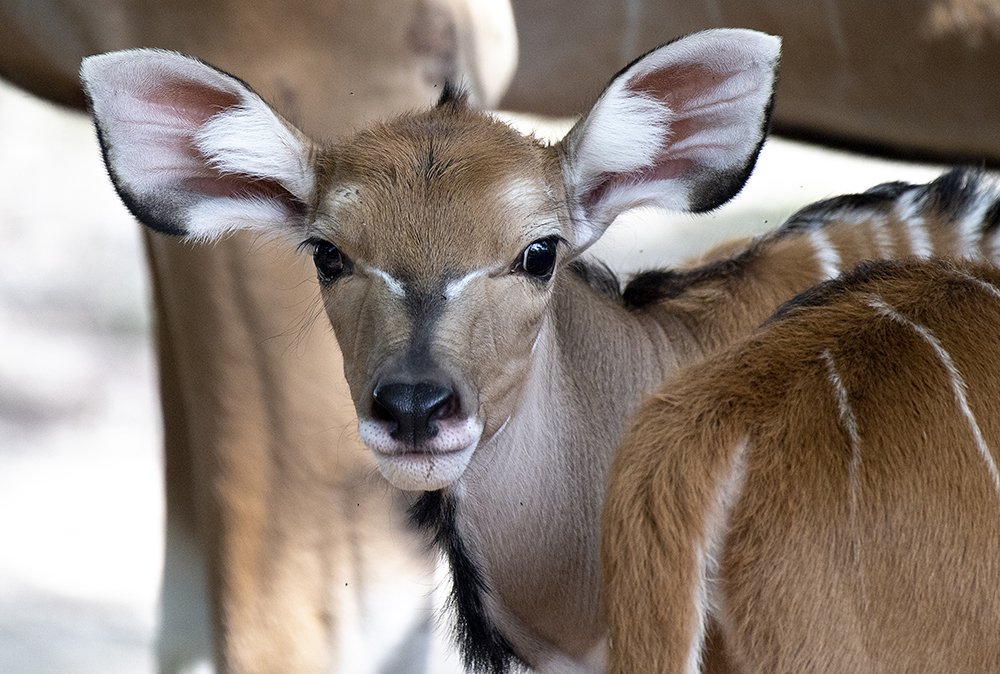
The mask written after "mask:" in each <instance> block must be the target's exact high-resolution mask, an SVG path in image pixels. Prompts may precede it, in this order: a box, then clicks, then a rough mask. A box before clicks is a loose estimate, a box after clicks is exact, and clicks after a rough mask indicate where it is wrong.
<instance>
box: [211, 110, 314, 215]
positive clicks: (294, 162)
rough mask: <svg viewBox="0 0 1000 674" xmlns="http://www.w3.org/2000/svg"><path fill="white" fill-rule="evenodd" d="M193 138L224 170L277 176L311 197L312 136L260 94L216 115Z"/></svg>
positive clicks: (299, 195) (296, 193)
mask: <svg viewBox="0 0 1000 674" xmlns="http://www.w3.org/2000/svg"><path fill="white" fill-rule="evenodd" d="M194 142H195V144H196V145H197V147H198V149H199V150H200V151H201V152H202V154H204V155H205V156H206V157H207V158H208V161H209V165H210V166H211V167H212V168H214V169H215V170H217V171H219V172H220V173H224V174H235V175H246V176H252V177H255V178H260V179H262V180H274V181H275V182H278V183H279V184H281V186H282V187H284V188H285V189H287V190H288V191H289V193H290V194H291V195H292V196H294V197H295V198H296V199H298V200H299V201H301V202H302V203H309V202H310V201H311V200H312V196H313V195H312V191H313V185H314V184H315V180H316V176H315V173H314V172H313V169H312V165H311V164H310V162H309V152H308V141H307V140H306V139H305V138H304V137H303V136H302V134H301V133H298V132H297V131H293V130H292V129H291V128H289V127H288V126H287V125H286V124H284V123H283V122H282V121H281V120H280V119H279V118H278V116H277V115H275V114H274V112H272V111H271V109H270V108H269V107H268V106H267V104H265V103H264V102H263V101H262V100H260V99H259V98H258V97H256V96H245V97H244V99H243V101H242V104H241V105H238V106H234V107H232V108H228V109H226V110H223V111H221V112H219V113H218V114H216V115H214V116H213V117H212V118H211V119H210V120H209V121H208V123H206V124H205V125H204V126H202V127H201V129H200V130H199V131H198V132H197V133H196V134H195V136H194Z"/></svg>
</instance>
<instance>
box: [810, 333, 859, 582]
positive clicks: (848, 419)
mask: <svg viewBox="0 0 1000 674" xmlns="http://www.w3.org/2000/svg"><path fill="white" fill-rule="evenodd" d="M820 358H822V359H823V362H824V363H825V364H826V377H827V380H828V381H829V382H830V386H831V387H833V397H834V399H835V400H836V401H837V413H838V415H839V416H840V423H841V424H842V425H843V427H844V430H846V431H847V437H848V438H849V439H850V441H851V461H850V463H849V464H848V466H847V480H848V486H847V490H848V498H849V499H850V509H851V510H850V524H851V532H852V534H853V535H854V564H855V566H857V568H858V573H859V579H860V582H861V597H862V599H864V598H865V597H867V592H866V590H865V576H864V569H863V568H862V566H861V535H860V534H861V530H860V528H859V526H858V494H859V493H860V492H861V436H860V434H859V433H858V420H857V418H856V417H855V416H854V410H853V409H851V403H850V401H849V400H848V399H847V389H846V388H844V381H843V379H841V378H840V373H839V372H838V371H837V364H836V362H834V360H833V354H831V353H830V351H829V350H826V351H823V353H821V354H820Z"/></svg>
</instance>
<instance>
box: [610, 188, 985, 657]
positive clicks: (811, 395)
mask: <svg viewBox="0 0 1000 674" xmlns="http://www.w3.org/2000/svg"><path fill="white" fill-rule="evenodd" d="M952 196H958V198H959V199H960V200H962V201H965V200H964V198H963V197H961V196H960V195H952ZM998 203H1000V202H998V201H997V200H996V196H995V195H994V197H993V199H992V201H986V200H983V201H980V202H979V203H978V204H976V203H972V202H968V201H965V205H964V207H966V208H974V207H976V206H987V205H988V209H989V210H988V212H989V213H990V216H989V219H988V222H989V224H990V226H991V227H993V228H995V227H996V225H997V224H998V218H1000V206H998V205H997V204H998ZM951 207H952V208H955V205H954V204H953V205H952V206H951ZM961 208H963V207H962V206H959V207H958V208H955V210H956V211H959V210H960V209H961ZM984 212H986V211H981V213H984ZM998 327H1000V271H998V270H997V268H996V267H995V266H992V265H970V264H968V263H962V264H960V265H957V266H956V265H954V264H949V263H945V262H941V261H909V262H881V263H877V264H871V265H868V266H865V267H861V268H859V269H858V270H857V271H854V272H852V273H849V274H845V275H844V276H842V277H840V278H839V279H837V280H835V281H831V282H829V283H826V284H823V285H820V286H817V287H816V288H814V289H811V290H810V291H808V292H807V293H805V294H803V295H801V296H800V297H798V298H797V299H795V300H793V301H791V302H790V303H789V304H788V305H786V306H785V307H784V308H783V309H781V310H780V311H779V312H778V313H777V314H776V315H775V316H774V317H772V318H771V319H770V320H769V321H768V322H767V323H766V324H765V325H764V326H762V327H761V328H760V329H759V330H756V331H755V332H754V333H753V334H752V335H750V336H748V337H747V338H745V339H743V340H740V341H738V342H737V343H736V344H734V345H732V346H731V347H729V348H728V349H725V350H724V351H722V352H720V353H718V354H716V355H714V356H712V357H711V358H709V359H708V360H706V361H704V362H701V363H698V364H697V365H694V366H692V367H690V368H688V369H686V370H684V371H682V372H679V373H677V374H675V375H674V376H673V377H671V378H669V379H668V380H667V381H666V382H665V383H664V384H663V386H662V387H661V388H660V390H659V391H658V392H657V393H656V394H655V395H653V396H650V397H649V398H647V399H646V400H645V401H644V403H643V404H642V406H641V407H640V408H639V410H638V411H637V413H636V414H635V416H634V417H633V421H632V424H631V430H630V431H629V433H628V434H627V436H626V438H625V440H624V442H623V444H622V447H621V449H620V450H619V451H618V453H617V455H616V456H615V460H614V462H613V465H612V469H611V477H610V482H609V488H608V495H607V506H606V510H605V515H604V528H603V532H604V533H603V535H604V548H603V558H604V564H605V572H606V579H607V586H606V590H607V594H606V597H607V598H608V606H609V612H608V615H609V621H610V623H611V634H612V667H611V671H612V672H615V674H624V673H625V672H644V673H646V672H662V673H666V672H676V673H677V674H680V673H681V672H689V673H690V672H696V671H699V659H700V654H701V652H702V649H703V645H704V643H705V640H706V638H707V636H708V635H709V634H712V635H713V638H714V639H716V640H717V641H721V642H722V643H724V644H725V648H724V651H725V653H724V655H725V656H726V657H728V660H729V661H730V667H732V669H733V671H739V672H747V673H749V672H773V673H775V674H782V673H792V672H796V673H798V672H828V673H829V674H840V673H843V674H847V673H851V674H854V673H856V672H907V673H910V672H949V673H954V674H960V673H968V674H973V673H976V674H981V673H984V672H997V671H1000V474H998V472H997V461H998V458H1000V455H998V450H997V448H998V447H1000V367H998V362H997V354H1000V330H998ZM716 664H718V663H717V662H716Z"/></svg>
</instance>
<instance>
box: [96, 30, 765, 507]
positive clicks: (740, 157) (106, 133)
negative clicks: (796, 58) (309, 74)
mask: <svg viewBox="0 0 1000 674" xmlns="http://www.w3.org/2000/svg"><path fill="white" fill-rule="evenodd" d="M779 49H780V41H779V40H778V38H774V37H770V36H767V35H763V34H760V33H756V32H753V31H747V30H717V31H708V32H704V33H697V34H695V35H691V36H688V37H686V38H683V39H681V40H678V41H676V42H673V43H671V44H668V45H666V46H664V47H661V48H659V49H657V50H655V51H652V52H650V53H648V54H646V55H645V56H643V57H641V58H639V59H638V60H636V61H635V62H634V63H632V64H631V65H630V66H628V67H627V68H625V69H624V70H622V71H621V72H620V73H619V74H618V75H617V76H616V77H615V78H614V79H613V80H612V81H611V83H610V84H609V86H608V88H607V89H606V90H605V92H604V93H603V94H602V95H601V97H600V98H599V99H598V101H597V103H596V104H595V105H594V106H593V108H592V109H591V110H590V112H589V113H588V114H587V115H586V116H584V117H583V118H582V119H581V120H580V121H579V122H578V123H577V124H576V125H575V126H574V127H573V129H572V130H571V131H570V132H569V133H568V134H567V136H566V137H565V138H564V139H562V140H561V141H560V142H558V143H554V144H546V143H543V142H541V141H539V140H537V139H535V138H533V137H530V136H524V135H521V134H520V133H518V132H516V131H514V130H513V129H512V128H511V127H509V126H508V125H506V124H505V123H503V122H502V121H499V120H498V119H496V118H495V117H494V116H492V115H490V114H488V113H485V112H481V111H478V110H474V109H472V108H471V107H470V106H469V105H468V104H467V102H466V98H465V96H464V95H463V94H462V92H460V91H456V90H455V89H453V88H451V87H446V88H445V90H444V92H443V94H442V96H441V99H440V101H439V103H438V104H437V106H436V107H434V108H433V109H431V110H428V111H423V112H418V113H414V114H407V115H404V116H401V117H399V118H396V119H394V120H391V121H387V122H384V123H380V124H376V125H373V126H371V127H370V128H367V129H365V130H362V131H360V132H358V133H356V134H354V135H353V136H351V137H348V138H346V139H344V140H342V141H340V142H339V143H336V144H332V145H325V144H321V143H317V142H315V141H313V140H311V139H309V138H307V137H306V136H305V135H303V134H302V133H301V132H299V131H298V130H297V129H296V128H295V127H294V126H293V125H292V124H291V123H289V122H288V121H287V120H285V119H284V118H282V117H281V116H280V115H279V114H278V113H277V112H275V111H274V110H273V109H272V108H271V107H270V106H269V105H268V104H267V103H265V102H264V101H263V100H262V99H261V98H260V97H259V96H258V95H257V94H256V93H255V92H254V91H252V90H251V89H250V88H249V87H248V86H247V85H246V84H245V83H243V82H241V81H240V80H238V79H237V78H235V77H232V76H230V75H228V74H226V73H224V72H221V71H219V70H216V69H214V68H212V67H211V66H209V65H207V64H205V63H203V62H200V61H198V60H195V59H192V58H189V57H186V56H183V55H180V54H176V53H173V52H164V51H157V50H132V51H123V52H114V53H110V54H104V55H100V56H95V57H91V58H89V59H87V60H86V61H85V63H84V65H83V69H82V77H83V80H84V83H85V87H86V89H87V92H88V95H89V97H90V101H91V107H92V110H93V114H94V118H95V120H96V125H97V129H98V135H99V137H100V140H101V145H102V149H103V152H104V156H105V160H106V163H107V165H108V169H109V172H110V174H111V177H112V179H113V181H114V183H115V186H116V188H117V189H118V192H119V194H120V195H121V197H122V199H123V200H124V202H125V203H126V205H127V206H128V207H129V208H130V209H131V210H132V212H133V213H134V214H135V215H136V216H137V217H138V218H139V219H140V220H141V221H142V222H143V223H145V224H146V225H148V226H149V227H151V228H153V229H155V230H158V231H160V232H164V233H166V234H173V235H178V236H182V237H185V238H188V239H193V240H212V239H216V238H218V237H221V236H223V235H225V234H226V233H227V232H231V231H234V230H242V229H246V230H255V231H259V232H265V233H268V234H274V235H279V236H283V237H286V238H289V239H291V240H292V241H294V242H295V243H296V244H298V245H301V246H302V247H303V248H304V249H305V250H307V251H309V252H311V253H312V255H313V258H314V260H315V263H316V269H317V274H318V278H319V283H320V288H321V292H322V296H323V301H324V303H325V306H326V311H327V314H328V315H329V317H330V321H331V323H332V324H333V328H334V331H335V333H336V336H337V339H338V342H339V344H340V346H341V349H342V350H343V353H344V362H345V374H346V376H347V380H348V382H349V385H350V388H351V392H352V395H353V398H354V403H355V406H356V410H357V414H358V421H359V434H360V436H361V439H362V440H363V441H364V442H365V444H366V445H367V446H368V447H369V448H371V449H372V451H373V452H374V453H375V455H376V457H377V459H378V462H379V467H380V470H381V471H382V473H383V474H384V475H385V476H386V477H387V478H388V479H389V481H390V482H392V483H393V484H394V485H396V486H398V487H400V488H403V489H419V490H433V489H439V488H442V487H445V486H447V485H450V484H452V483H454V482H455V481H456V480H457V479H459V478H460V477H461V475H462V474H463V472H464V470H465V468H466V466H467V465H468V463H469V461H470V458H471V457H472V455H473V453H474V452H476V450H477V447H481V446H483V445H484V444H485V441H487V440H489V439H490V438H492V437H493V436H494V435H496V434H497V433H498V432H500V431H501V429H502V427H503V426H504V424H505V423H506V421H507V420H508V419H510V418H511V416H512V415H514V414H516V413H517V409H518V401H519V398H520V396H521V394H522V392H523V390H524V388H525V386H526V385H527V383H528V382H529V381H531V380H532V378H533V377H535V378H537V377H551V376H558V373H557V372H555V371H546V370H545V368H543V367H541V366H540V365H539V364H540V363H543V362H545V354H544V353H543V352H545V351H546V349H547V348H549V347H548V346H547V345H548V344H549V341H548V340H546V339H545V335H546V334H548V332H547V331H549V330H550V328H551V323H552V322H553V320H554V310H555V305H556V298H558V297H559V294H560V288H561V287H562V285H563V284H564V281H565V276H566V275H567V274H570V273H572V272H571V270H570V269H569V267H570V265H571V263H572V262H573V261H574V260H575V259H576V258H577V257H578V256H579V255H580V254H581V253H582V252H583V251H584V250H586V249H587V248H588V247H589V246H590V245H591V244H593V243H594V242H595V241H596V240H597V239H598V238H599V237H600V236H601V234H602V233H603V232H604V231H605V230H606V229H607V227H608V226H609V225H610V224H611V223H612V221H614V219H615V218H616V217H617V216H618V214H620V213H622V212H623V211H625V210H628V209H631V208H634V207H637V206H647V205H652V206H658V207H661V208H666V209H671V210H681V211H704V210H709V209H712V208H714V207H716V206H718V205H720V204H722V203H723V202H725V201H727V200H728V199H729V198H731V197H732V196H733V195H734V194H735V193H737V192H738V191H739V190H740V188H741V187H742V186H743V184H744V182H745V181H746V179H747V177H748V176H749V173H750V171H751V170H752V168H753V165H754V162H755V160H756V157H757V153H758V152H759V150H760V147H761V144H762V143H763V139H764V135H765V131H766V125H767V118H768V114H769V109H770V102H771V99H772V92H773V87H774V79H775V71H776V67H777V61H778V54H779Z"/></svg>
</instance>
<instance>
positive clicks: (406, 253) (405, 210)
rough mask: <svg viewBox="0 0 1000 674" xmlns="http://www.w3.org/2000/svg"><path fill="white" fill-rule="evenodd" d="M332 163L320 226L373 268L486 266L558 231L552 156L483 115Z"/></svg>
mask: <svg viewBox="0 0 1000 674" xmlns="http://www.w3.org/2000/svg"><path fill="white" fill-rule="evenodd" d="M330 163H331V165H332V166H331V168H332V171H331V172H330V174H329V180H328V182H327V189H326V192H325V194H324V196H323V198H322V199H321V204H320V215H321V220H323V219H325V220H326V224H325V226H326V227H330V228H331V229H332V231H331V235H332V236H333V237H335V238H339V239H340V240H339V242H338V243H339V244H340V245H342V246H344V247H346V248H354V249H355V250H353V251H352V252H354V253H355V254H356V255H358V254H360V255H363V256H365V257H366V258H368V259H369V261H370V262H371V263H372V264H380V265H382V264H384V265H396V266H398V265H414V264H416V265H422V266H426V265H427V264H430V265H431V266H434V267H444V268H446V267H454V268H455V269H468V268H470V266H476V265H480V266H481V265H489V264H494V263H496V262H497V261H498V260H502V259H504V258H505V256H509V255H510V254H512V253H511V252H510V251H511V249H512V248H517V246H519V245H521V244H522V242H524V241H525V240H526V239H528V240H531V237H532V236H535V234H536V233H537V232H538V231H539V230H545V229H548V230H554V229H555V228H556V223H555V220H556V205H557V204H558V202H559V200H560V197H559V195H558V192H559V191H560V190H561V186H559V185H558V181H559V174H558V170H557V162H556V161H555V153H554V150H553V149H552V148H548V147H544V146H543V145H541V144H540V143H538V142H537V141H535V140H534V139H531V138H526V137H524V136H521V135H520V134H518V133H517V132H515V131H513V130H512V129H510V128H509V127H507V126H506V125H504V124H502V123H500V122H498V121H496V120H493V119H491V118H489V117H488V116H486V115H482V114H480V113H475V112H471V111H459V112H457V113H454V112H453V113H450V114H440V113H439V114H434V113H429V114H426V115H422V116H417V117H411V118H404V119H402V120H398V121H397V122H395V123H391V124H386V125H382V126H380V127H376V128H375V129H372V130H370V131H366V132H363V133H361V134H358V135H357V136H355V137H354V138H352V139H350V140H349V141H348V142H346V143H344V144H342V145H341V146H339V147H338V148H337V149H336V150H335V151H334V153H333V156H332V157H331V160H330ZM553 183H555V184H553ZM321 226H324V225H323V224H322V223H321ZM543 235H544V234H543ZM535 238H537V237H535ZM515 252H516V251H515Z"/></svg>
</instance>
